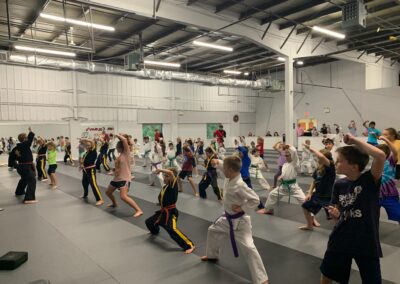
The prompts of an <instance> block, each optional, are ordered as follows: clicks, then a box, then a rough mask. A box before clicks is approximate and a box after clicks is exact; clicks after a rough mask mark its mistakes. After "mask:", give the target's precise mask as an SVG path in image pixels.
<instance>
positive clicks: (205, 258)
mask: <svg viewBox="0 0 400 284" xmlns="http://www.w3.org/2000/svg"><path fill="white" fill-rule="evenodd" d="M200 259H201V261H214V262H215V261H218V258H208V257H207V256H202V257H201V258H200Z"/></svg>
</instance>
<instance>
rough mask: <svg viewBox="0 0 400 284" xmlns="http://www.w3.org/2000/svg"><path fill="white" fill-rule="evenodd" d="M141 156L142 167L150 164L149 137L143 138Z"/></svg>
mask: <svg viewBox="0 0 400 284" xmlns="http://www.w3.org/2000/svg"><path fill="white" fill-rule="evenodd" d="M143 151H144V153H143V158H144V165H143V167H147V166H148V165H149V164H150V153H151V142H150V139H149V137H147V136H146V137H144V138H143Z"/></svg>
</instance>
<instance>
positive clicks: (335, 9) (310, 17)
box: [279, 6, 342, 30]
mask: <svg viewBox="0 0 400 284" xmlns="http://www.w3.org/2000/svg"><path fill="white" fill-rule="evenodd" d="M341 10H342V9H341V8H340V7H337V6H332V7H329V8H327V9H324V10H321V11H319V12H318V13H314V14H312V15H306V16H303V17H300V18H297V19H295V20H293V21H290V22H286V23H283V24H281V25H279V29H280V30H283V29H286V28H290V27H292V26H294V25H296V23H298V24H299V23H305V22H309V21H312V20H314V19H316V18H319V17H322V16H326V15H329V14H333V13H337V12H339V11H341Z"/></svg>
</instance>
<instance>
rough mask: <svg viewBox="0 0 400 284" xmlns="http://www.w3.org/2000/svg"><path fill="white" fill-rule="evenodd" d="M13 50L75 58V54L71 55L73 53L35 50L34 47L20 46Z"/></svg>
mask: <svg viewBox="0 0 400 284" xmlns="http://www.w3.org/2000/svg"><path fill="white" fill-rule="evenodd" d="M15 49H16V50H23V51H32V52H36V53H46V54H52V55H61V56H68V57H75V56H76V53H73V52H65V51H58V50H51V49H43V48H35V47H30V46H22V45H16V46H15Z"/></svg>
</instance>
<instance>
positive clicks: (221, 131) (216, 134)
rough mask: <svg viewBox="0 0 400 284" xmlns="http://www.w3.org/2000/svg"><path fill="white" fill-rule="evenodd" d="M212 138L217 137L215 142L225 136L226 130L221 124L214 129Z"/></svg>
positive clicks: (222, 139) (222, 140)
mask: <svg viewBox="0 0 400 284" xmlns="http://www.w3.org/2000/svg"><path fill="white" fill-rule="evenodd" d="M214 138H216V139H217V143H221V142H224V138H226V132H225V130H224V126H223V125H222V124H220V125H219V129H217V130H215V131H214Z"/></svg>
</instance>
